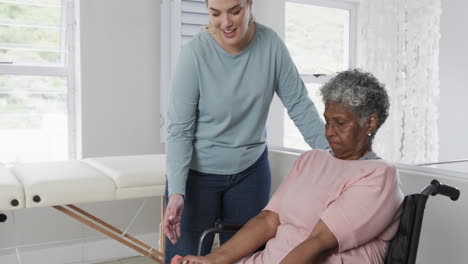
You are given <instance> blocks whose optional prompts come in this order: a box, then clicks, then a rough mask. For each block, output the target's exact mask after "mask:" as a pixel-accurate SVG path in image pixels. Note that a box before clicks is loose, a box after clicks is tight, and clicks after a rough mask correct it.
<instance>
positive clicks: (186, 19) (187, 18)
mask: <svg viewBox="0 0 468 264" xmlns="http://www.w3.org/2000/svg"><path fill="white" fill-rule="evenodd" d="M182 23H183V24H195V25H205V24H208V15H206V14H197V13H185V12H183V13H182Z"/></svg>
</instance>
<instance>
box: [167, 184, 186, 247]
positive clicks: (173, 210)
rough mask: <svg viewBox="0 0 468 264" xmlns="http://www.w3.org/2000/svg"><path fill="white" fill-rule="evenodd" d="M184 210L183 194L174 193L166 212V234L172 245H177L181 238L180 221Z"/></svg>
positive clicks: (170, 197)
mask: <svg viewBox="0 0 468 264" xmlns="http://www.w3.org/2000/svg"><path fill="white" fill-rule="evenodd" d="M183 209H184V197H183V196H182V195H181V194H178V193H174V194H171V196H169V201H168V202H167V206H166V211H165V212H164V220H163V226H164V233H165V234H166V236H167V238H169V240H170V241H171V242H172V244H175V243H177V239H179V238H180V236H181V234H180V221H181V219H182V211H183Z"/></svg>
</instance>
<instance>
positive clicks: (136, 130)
mask: <svg viewBox="0 0 468 264" xmlns="http://www.w3.org/2000/svg"><path fill="white" fill-rule="evenodd" d="M76 4H77V5H78V6H77V7H78V8H79V9H80V13H81V16H80V18H79V23H80V32H81V35H80V38H81V41H80V46H81V57H80V60H81V78H82V79H81V105H80V106H79V107H78V109H77V111H78V113H77V115H78V116H81V117H82V122H81V124H80V125H79V127H80V130H81V133H82V135H81V136H82V138H81V141H82V144H83V145H82V150H81V151H82V157H96V156H113V155H132V154H149V153H163V152H164V145H163V144H161V143H160V136H159V102H160V99H159V67H160V64H159V63H160V60H159V58H160V51H159V49H160V48H159V45H160V34H159V31H160V19H159V18H160V1H155V0H79V1H77V3H76ZM78 133H80V131H78ZM79 157H80V156H79ZM141 202H142V200H140V199H136V200H125V201H113V202H107V203H96V204H87V205H80V206H83V207H84V208H85V209H86V210H90V211H91V212H92V213H94V214H95V215H96V216H98V217H99V218H102V219H104V220H107V221H109V222H110V223H111V224H114V225H115V226H116V227H117V228H119V229H122V230H124V229H125V228H126V227H127V225H128V223H129V222H130V220H131V219H132V217H133V216H134V214H135V213H136V211H137V209H138V206H139V204H140V203H141ZM5 213H6V214H7V216H8V221H7V222H6V223H0V234H1V236H0V249H1V248H9V249H6V250H0V263H2V264H17V263H22V264H33V263H34V264H63V263H94V262H96V261H97V260H103V259H106V258H112V257H119V256H121V257H125V256H130V255H136V253H135V252H134V251H132V250H128V249H126V248H125V247H124V246H121V245H120V244H118V243H117V242H114V241H112V242H108V241H107V240H105V237H104V236H103V235H101V234H99V233H97V232H95V231H93V230H91V229H90V228H88V227H85V226H83V225H82V224H80V223H78V222H77V221H76V220H74V219H72V218H70V217H68V216H65V215H63V214H62V213H60V212H58V211H57V210H55V209H52V208H39V209H28V210H19V211H10V212H5ZM159 219H160V199H159V198H151V199H149V200H148V202H147V204H146V206H145V208H144V210H143V211H142V215H141V216H140V217H139V218H138V219H137V220H136V222H135V225H134V226H133V228H132V229H131V230H130V233H131V234H136V235H138V236H139V237H141V238H142V239H144V241H145V242H148V243H150V244H151V246H154V247H157V246H158V245H157V243H156V241H157V238H158V237H157V232H158V224H159ZM77 239H78V240H79V239H85V240H83V241H76V240H77ZM65 240H75V241H72V242H70V241H69V242H64V241H65ZM55 242H58V243H55ZM44 243H45V244H44ZM47 243H52V244H47ZM33 244H44V245H41V246H38V245H36V246H30V245H33ZM15 247H19V248H18V249H19V252H20V253H21V255H20V256H21V262H20V261H19V260H18V259H17V258H16V256H15Z"/></svg>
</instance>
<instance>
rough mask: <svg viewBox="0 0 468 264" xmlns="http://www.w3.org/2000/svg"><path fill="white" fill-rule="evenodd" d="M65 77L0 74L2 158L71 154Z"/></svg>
mask: <svg viewBox="0 0 468 264" xmlns="http://www.w3.org/2000/svg"><path fill="white" fill-rule="evenodd" d="M67 119H68V114H67V80H66V78H65V77H49V76H14V75H0V161H1V162H2V163H14V162H25V161H28V162H29V161H49V160H64V159H67V158H68V120H67Z"/></svg>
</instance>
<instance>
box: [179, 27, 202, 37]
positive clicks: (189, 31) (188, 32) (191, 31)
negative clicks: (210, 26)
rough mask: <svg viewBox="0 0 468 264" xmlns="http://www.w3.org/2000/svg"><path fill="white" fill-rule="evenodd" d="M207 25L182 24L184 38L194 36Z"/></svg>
mask: <svg viewBox="0 0 468 264" xmlns="http://www.w3.org/2000/svg"><path fill="white" fill-rule="evenodd" d="M204 26H205V25H195V24H182V36H194V35H195V34H197V33H198V32H200V31H201V30H202V29H203V27H204Z"/></svg>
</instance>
